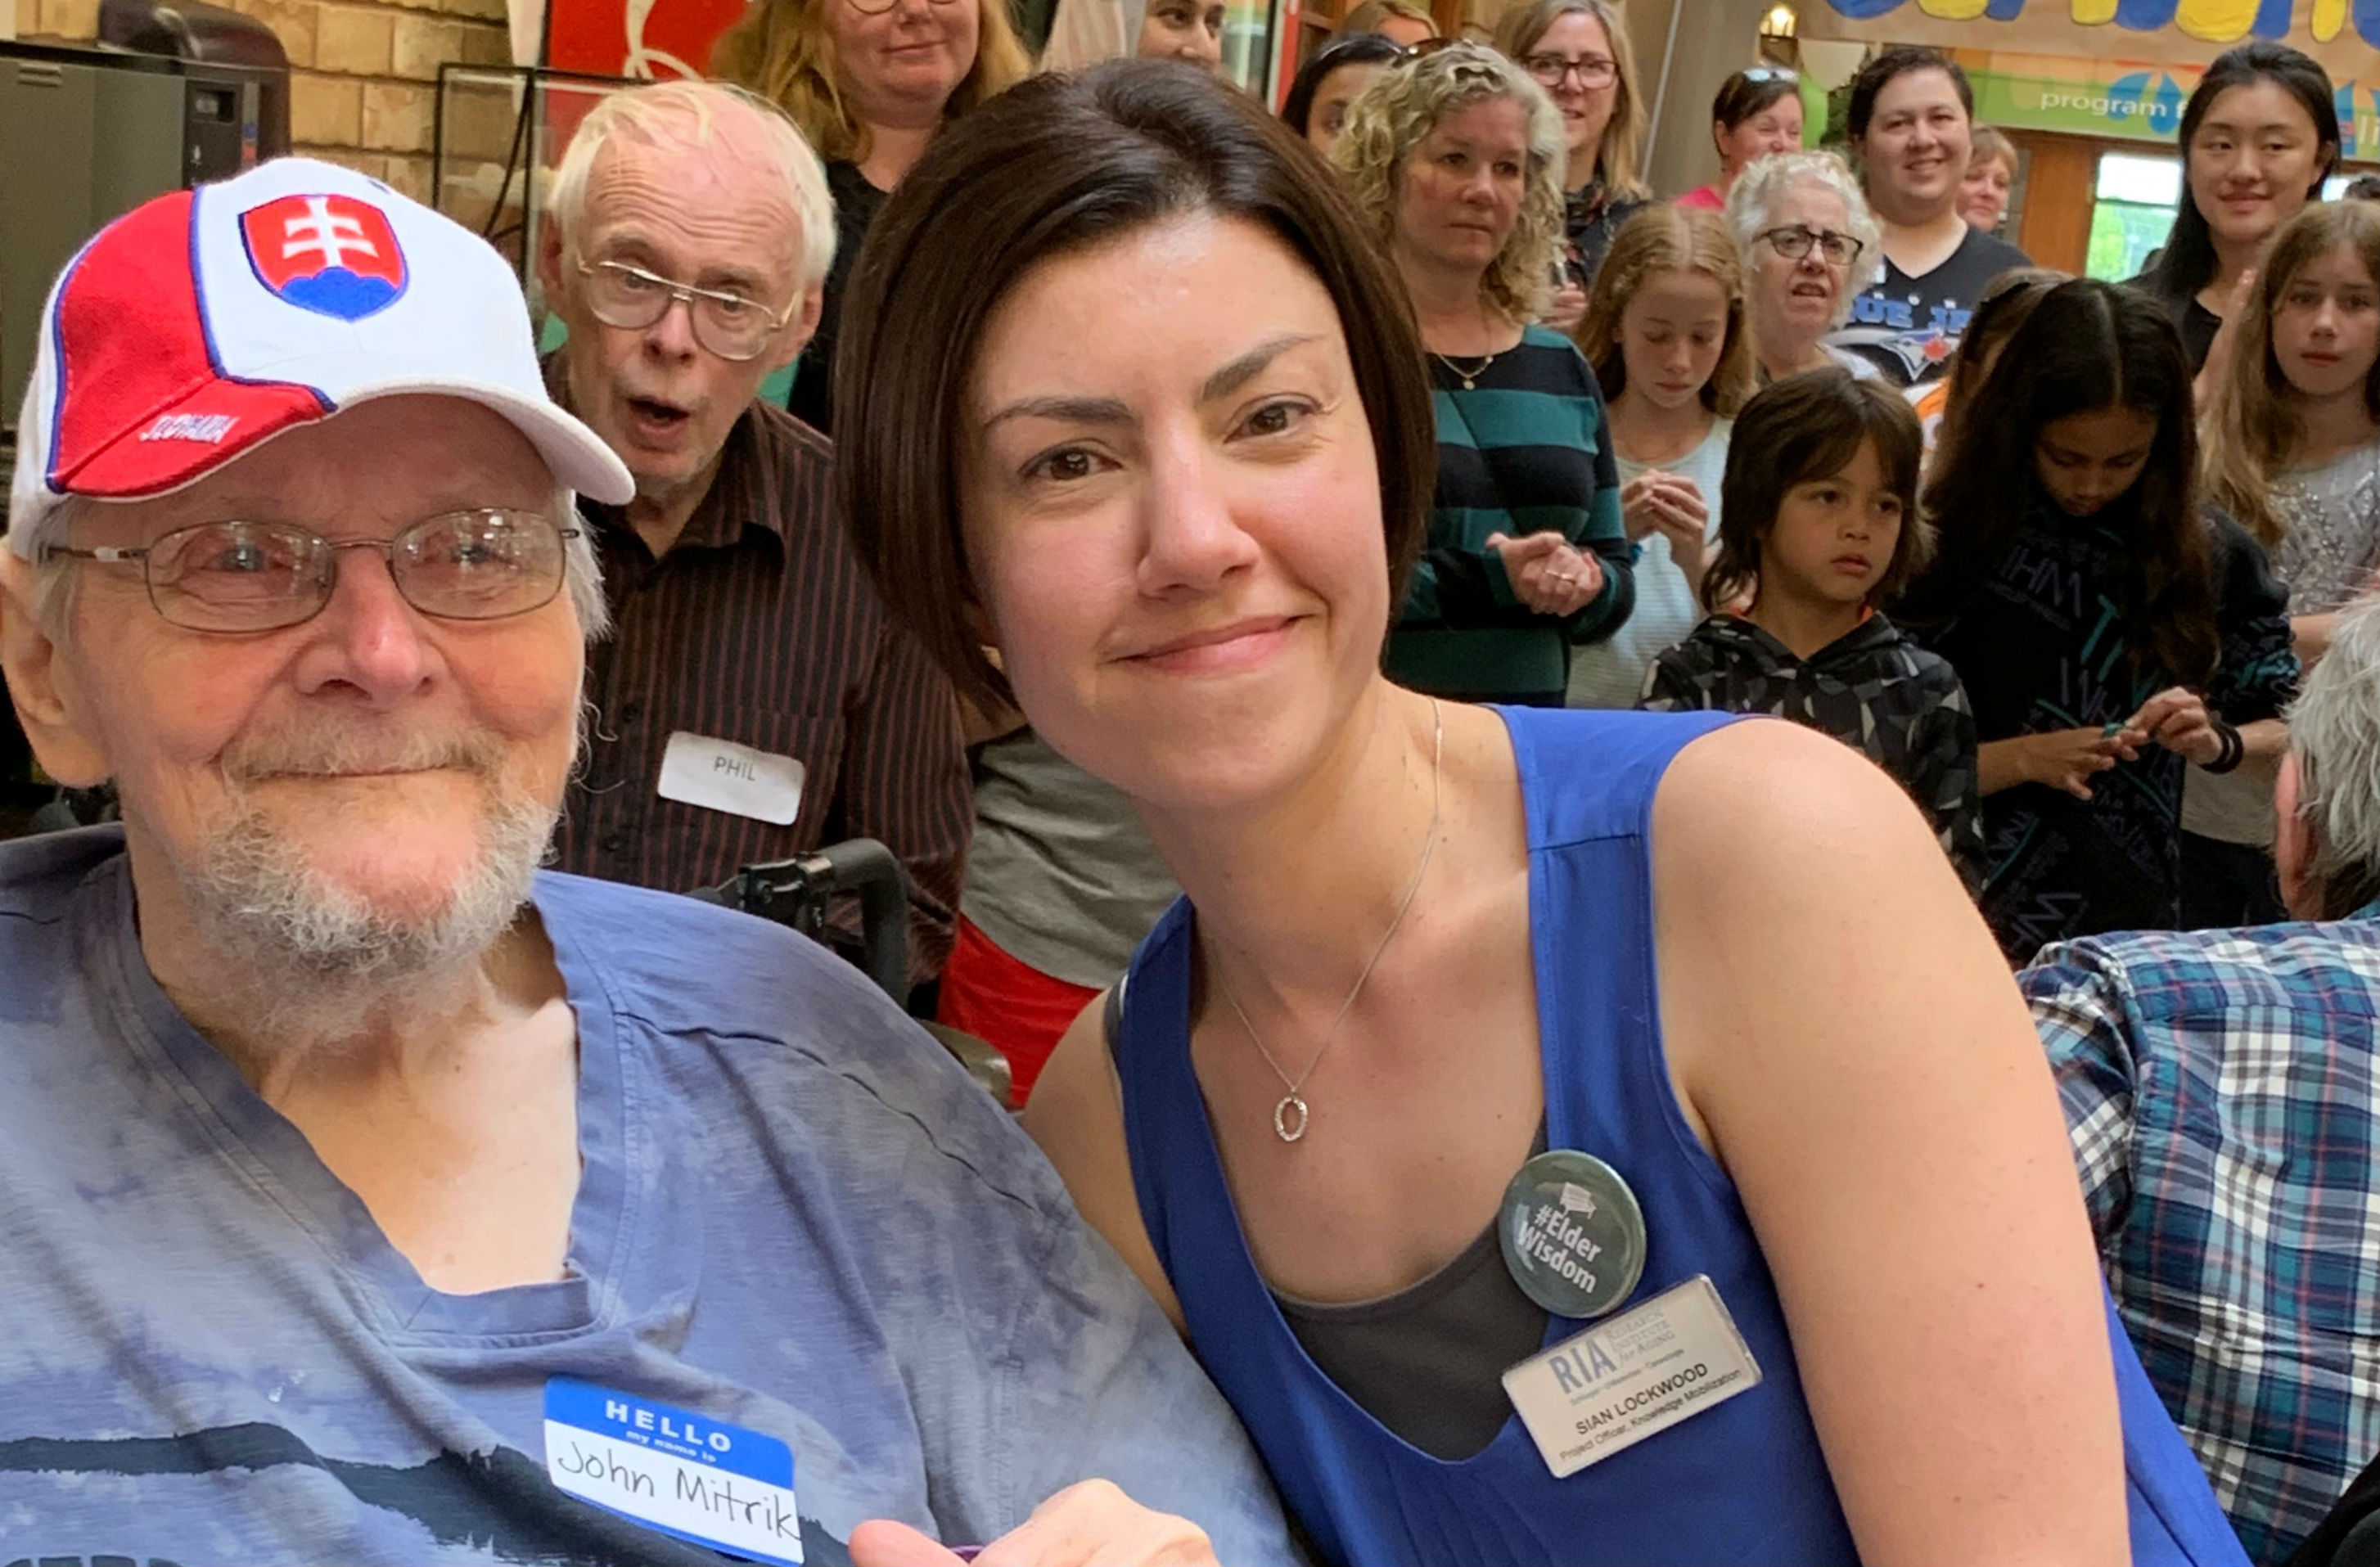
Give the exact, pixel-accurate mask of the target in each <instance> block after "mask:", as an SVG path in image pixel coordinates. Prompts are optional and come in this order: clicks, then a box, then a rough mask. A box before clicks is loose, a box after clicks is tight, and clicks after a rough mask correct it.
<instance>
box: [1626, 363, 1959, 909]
mask: <svg viewBox="0 0 2380 1567" xmlns="http://www.w3.org/2000/svg"><path fill="white" fill-rule="evenodd" d="M1924 449H1925V446H1924V438H1923V436H1922V434H1921V433H1920V431H1919V429H1918V423H1917V418H1916V416H1915V415H1914V414H1913V413H1912V412H1911V411H1910V408H1909V406H1908V404H1907V403H1906V402H1904V401H1903V400H1902V399H1901V398H1900V397H1899V396H1897V395H1894V394H1893V393H1892V392H1891V391H1890V390H1889V389H1888V388H1885V387H1883V386H1880V385H1878V384H1877V383H1873V382H1861V381H1857V380H1854V379H1853V378H1852V376H1851V375H1849V374H1847V373H1846V372H1844V371H1842V370H1814V371H1811V372H1809V373H1808V374H1805V375H1796V376H1791V377H1789V378H1788V379H1786V380H1783V381H1780V382H1778V383H1775V384H1774V385H1772V386H1769V387H1768V388H1767V390H1765V391H1763V392H1761V393H1760V394H1759V395H1757V396H1755V397H1754V398H1753V399H1752V401H1751V402H1749V403H1747V404H1745V405H1744V407H1743V412H1742V413H1741V414H1740V415H1738V416H1737V419H1736V425H1735V434H1734V440H1733V441H1732V443H1730V447H1729V451H1728V458H1727V478H1726V480H1725V482H1724V484H1723V486H1722V490H1721V504H1720V521H1719V543H1718V559H1717V560H1715V561H1714V562H1713V563H1712V564H1711V566H1710V569H1709V571H1708V572H1707V573H1706V575H1705V577H1704V578H1703V589H1702V593H1703V603H1704V605H1705V607H1706V608H1708V609H1710V610H1711V611H1712V612H1713V613H1711V614H1710V616H1709V617H1708V618H1707V619H1706V620H1705V621H1703V623H1702V624H1701V625H1699V626H1696V627H1694V631H1693V632H1692V633H1691V634H1690V635H1688V637H1687V638H1686V639H1685V640H1684V641H1683V642H1681V643H1680V644H1678V646H1676V647H1674V648H1671V649H1670V650H1668V651H1667V652H1664V653H1662V654H1660V655H1659V656H1658V658H1656V659H1655V660H1654V661H1653V667H1652V669H1651V671H1650V672H1649V673H1648V674H1646V676H1645V691H1644V695H1643V696H1642V697H1641V698H1639V700H1638V702H1637V706H1639V707H1642V708H1647V709H1651V710H1654V711H1663V712H1682V711H1691V710H1694V709H1698V708H1709V709H1716V710H1718V711H1727V712H1758V713H1768V714H1771V715H1773V716H1775V717H1779V718H1786V719H1791V720H1792V721H1793V722H1794V723H1803V724H1807V725H1808V726H1810V727H1811V728H1813V729H1820V730H1824V731H1825V732H1826V733H1828V734H1829V735H1833V736H1835V738H1837V739H1839V740H1840V741H1842V742H1844V743H1845V744H1846V745H1849V746H1851V747H1854V748H1856V749H1858V750H1860V751H1862V752H1864V753H1865V755H1866V756H1867V758H1868V759H1869V760H1871V761H1873V762H1875V763H1876V765H1877V766H1878V767H1881V768H1883V769H1884V770H1885V771H1887V772H1889V773H1891V774H1892V775H1893V777H1895V778H1896V779H1898V780H1900V784H1901V786H1902V787H1903V788H1905V789H1907V790H1908V791H1909V793H1910V795H1911V796H1913V798H1914V799H1915V800H1916V802H1917V805H1918V808H1920V809H1922V810H1924V811H1925V813H1926V815H1927V817H1928V818H1930V819H1931V820H1932V821H1933V823H1934V827H1935V831H1936V832H1937V833H1938V834H1939V835H1940V837H1941V841H1942V848H1943V850H1944V852H1945V853H1947V854H1948V855H1949V856H1950V860H1951V863H1952V864H1953V865H1955V866H1956V867H1957V868H1958V870H1959V873H1960V875H1961V878H1963V879H1964V880H1965V881H1966V882H1967V885H1968V887H1969V888H1970V889H1971V890H1972V889H1973V888H1975V887H1976V886H1978V885H1979V884H1980V881H1981V876H1982V871H1983V863H1984V838H1983V826H1982V820H1983V819H1982V796H1981V794H1980V792H1979V790H1978V786H1977V777H1976V771H1975V723H1974V719H1973V715H1972V714H1971V713H1970V711H1969V710H1968V707H1967V698H1966V693H1965V691H1964V690H1963V689H1962V688H1961V686H1960V684H1959V676H1958V675H1957V674H1956V673H1955V672H1953V671H1952V669H1951V668H1950V666H1949V664H1948V663H1947V662H1944V661H1943V660H1942V659H1941V658H1939V657H1938V656H1937V655H1936V654H1933V653H1930V652H1927V651H1925V650H1924V649H1922V648H1920V647H1918V646H1917V645H1916V644H1915V643H1914V642H1912V641H1910V640H1909V639H1908V638H1906V637H1904V636H1902V635H1901V633H1900V628H1899V627H1897V626H1894V625H1893V624H1892V622H1891V621H1889V620H1888V619H1886V618H1885V616H1884V615H1883V614H1882V613H1880V612H1878V611H1877V609H1876V603H1877V602H1878V601H1880V600H1882V599H1884V598H1886V597H1888V595H1890V594H1891V593H1892V592H1893V591H1894V590H1896V589H1898V588H1899V587H1900V585H1901V584H1902V583H1903V582H1905V581H1906V580H1907V579H1908V577H1909V575H1910V573H1911V571H1912V570H1913V568H1914V566H1915V565H1916V564H1917V561H1918V558H1919V556H1920V555H1921V553H1922V552H1923V549H1924V540H1923V536H1922V531H1923V529H1922V524H1920V523H1919V521H1918V520H1917V476H1918V468H1919V466H1920V464H1921V462H1922V461H1923V457H1924Z"/></svg>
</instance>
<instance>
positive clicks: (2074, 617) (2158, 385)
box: [1898, 279, 2297, 962]
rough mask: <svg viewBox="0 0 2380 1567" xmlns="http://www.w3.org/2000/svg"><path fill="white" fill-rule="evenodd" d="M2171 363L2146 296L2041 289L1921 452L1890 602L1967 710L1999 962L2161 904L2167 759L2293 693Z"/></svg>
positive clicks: (2118, 925)
mask: <svg viewBox="0 0 2380 1567" xmlns="http://www.w3.org/2000/svg"><path fill="white" fill-rule="evenodd" d="M2192 417H2193V416H2192V398H2191V387H2190V369H2189V366H2188V364H2187V363H2186V362H2185V361H2184V359H2183V358H2182V353H2181V343H2180V338H2179V337H2178V336H2177V335H2176V334H2175V333H2174V330H2173V326H2172V323H2171V322H2168V321H2167V320H2166V319H2165V315H2164V313H2163V311H2161V310H2159V309H2158V308H2157V306H2156V305H2155V302H2153V301H2151V300H2149V299H2146V298H2142V297H2141V296H2140V295H2138V294H2134V293H2131V292H2129V291H2127V290H2124V289H2121V288H2118V287H2115V286H2113V285H2108V284H2105V283H2098V282H2094V281H2090V280H2087V279H2085V280H2079V281H2076V282H2072V283H2066V284H2061V285H2058V287H2056V288H2054V289H2052V290H2050V291H2049V293H2048V294H2047V295H2046V297H2044V298H2043V299H2042V300H2041V302H2040V303H2039V304H2038V305H2036V306H2035V307H2034V311H2033V314H2032V315H2031V316H2030V317H2028V318H2027V319H2026V321H2025V322H2024V324H2023V325H2022V326H2021V327H2019V328H2018V329H2017V331H2016V334H2015V335H2014V336H2012V337H2011V338H2010V340H2009V344H2008V347H2007V349H2006V351H2004V352H2003V353H2002V354H2001V355H2000V358H1999V360H1998V363H1997V364H1995V365H1994V367H1993V369H1992V372H1991V374H1990V375H1989V376H1988V377H1987V378H1986V379H1985V382H1984V383H1983V386H1982V388H1981V389H1980V390H1979V391H1978V392H1977V393H1976V394H1975V395H1974V399H1973V403H1972V404H1971V405H1969V406H1966V407H1962V408H1961V412H1960V417H1959V419H1957V421H1956V422H1955V424H1954V425H1953V427H1952V428H1951V429H1950V430H1949V431H1948V439H1947V440H1946V442H1945V443H1944V444H1943V445H1942V447H1941V448H1940V450H1939V451H1938V452H1937V454H1936V460H1935V466H1934V468H1933V471H1932V475H1931V478H1930V480H1929V482H1928V483H1927V485H1926V488H1925V508H1926V511H1927V513H1928V515H1929V516H1930V519H1931V520H1932V522H1933V524H1934V527H1935V528H1936V529H1937V534H1938V553H1937V556H1936V558H1935V561H1934V564H1933V565H1932V566H1931V567H1930V568H1929V569H1928V570H1927V571H1926V573H1925V575H1924V576H1923V577H1920V578H1919V580H1918V581H1917V583H1916V584H1915V585H1914V586H1913V588H1912V589H1911V591H1910V593H1909V595H1908V597H1907V598H1906V600H1905V601H1903V604H1902V606H1901V608H1900V612H1899V616H1898V618H1899V619H1900V621H1901V622H1902V624H1904V625H1907V626H1911V627H1912V628H1913V630H1915V631H1916V632H1917V633H1918V634H1919V635H1920V636H1921V637H1923V638H1925V639H1926V640H1927V641H1928V642H1930V643H1931V645H1932V646H1933V647H1934V648H1935V650H1937V651H1938V652H1940V653H1941V654H1942V655H1943V656H1944V657H1945V658H1948V659H1949V661H1950V663H1951V667H1953V668H1954V669H1956V670H1957V671H1958V672H1959V677H1960V679H1961V682H1963V683H1964V684H1965V686H1966V688H1967V695H1968V698H1970V700H1971V701H1972V703H1973V707H1974V712H1975V733H1976V738H1977V739H1978V740H1979V741H1980V742H1981V744H1980V746H1979V747H1978V752H1977V759H1978V763H1979V768H1980V771H1981V772H1982V775H1983V792H1984V825H1985V837H1986V842H1987V854H1988V856H1989V860H1990V864H1989V869H1988V872H1987V876H1986V880H1985V887H1984V894H1983V899H1982V903H1983V910H1984V917H1985V920H1986V921H1988V922H1989V923H1990V925H1991V927H1992V929H1993V931H1994V933H1995V934H1996V935H1998V937H1999V940H2000V945H2001V947H2002V949H2003V950H2004V951H2006V952H2007V954H2008V955H2009V956H2010V959H2011V960H2014V961H2019V962H2022V960H2024V959H2025V958H2028V957H2030V956H2031V955H2032V954H2033V953H2034V950H2035V949H2036V948H2038V947H2040V946H2041V945H2042V944H2043V943H2045V942H2047V941H2058V940H2061V939H2063V938H2066V937H2070V936H2085V935H2090V934H2093V933H2095V932H2097V931H2102V930H2121V929H2143V928H2145V929H2172V928H2174V927H2175V926H2176V925H2177V924H2179V922H2180V867H2179V856H2180V810H2181V789H2182V780H2183V773H2184V771H2185V769H2186V768H2188V767H2190V766H2192V765H2196V766H2198V767H2202V768H2204V769H2206V770H2207V771H2217V772H2220V771H2229V770H2230V769H2231V768H2234V767H2236V766H2238V765H2239V763H2240V757H2241V755H2242V754H2243V748H2242V745H2241V742H2240V734H2239V730H2238V728H2237V727H2236V726H2237V725H2240V724H2242V723H2253V722H2254V721H2256V720H2259V719H2265V718H2270V717H2272V716H2274V715H2275V714H2276V713H2277V712H2278V711H2280V709H2281V706H2282V704H2283V703H2284V702H2286V701H2287V700H2288V699H2289V697H2290V695H2291V694H2293V692H2294V691H2295V689H2296V685H2297V658H2296V655H2295V654H2294V653H2292V652H2291V651H2290V650H2289V620H2288V617H2287V614H2286V613H2285V608H2286V606H2285V601H2284V600H2283V598H2282V595H2281V592H2280V589H2278V588H2277V587H2276V586H2275V585H2274V583H2273V581H2272V578H2271V577H2270V576H2269V575H2268V574H2267V573H2266V571H2265V561H2264V553H2263V552H2262V551H2261V550H2259V549H2258V548H2257V547H2256V543H2255V541H2253V540H2252V539H2250V538H2249V537H2248V536H2247V535H2246V534H2245V533H2243V532H2241V531H2240V528H2239V527H2238V526H2237V525H2236V524H2234V523H2232V522H2231V521H2230V520H2229V519H2228V518H2226V517H2223V516H2219V515H2216V514H2215V513H2212V512H2210V511H2206V510H2203V509H2202V508H2201V507H2200V505H2199V504H2198V496H2197V486H2196V480H2195V474H2196V470H2197V461H2198V450H2197V445H2198V443H2197V436H2196V433H2195V431H2194V430H2193V427H2192Z"/></svg>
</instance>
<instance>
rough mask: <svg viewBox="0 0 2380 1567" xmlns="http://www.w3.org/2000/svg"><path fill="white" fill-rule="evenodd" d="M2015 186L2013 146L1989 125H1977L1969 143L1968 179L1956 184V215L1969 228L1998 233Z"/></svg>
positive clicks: (2011, 142) (2014, 150)
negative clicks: (2011, 189)
mask: <svg viewBox="0 0 2380 1567" xmlns="http://www.w3.org/2000/svg"><path fill="white" fill-rule="evenodd" d="M2015 184H2016V143H2015V142H2013V141H2010V140H2009V139H2008V138H2007V137H2006V136H2004V135H2002V134H2001V133H2000V132H1998V131H1997V130H1994V129H1993V128H1991V127H1990V126H1987V125H1979V126H1977V127H1976V128H1975V132H1974V135H1973V138H1972V139H1971V140H1969V143H1968V151H1967V177H1966V178H1964V179H1962V180H1961V181H1960V182H1959V215H1960V216H1961V217H1962V218H1964V219H1966V220H1967V225H1968V226H1969V227H1971V228H1976V229H1980V230H1982V231H1983V232H1984V233H1985V234H1998V232H1999V231H2000V224H2001V222H2002V221H2003V220H2005V219H2006V218H2007V217H2008V208H2009V190H2010V188H2011V187H2013V186H2014V185H2015Z"/></svg>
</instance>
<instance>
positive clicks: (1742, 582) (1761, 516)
mask: <svg viewBox="0 0 2380 1567" xmlns="http://www.w3.org/2000/svg"><path fill="white" fill-rule="evenodd" d="M1864 442H1874V443H1876V463H1877V465H1878V466H1879V467H1881V468H1883V469H1884V480H1885V482H1886V483H1887V484H1888V485H1889V486H1891V488H1892V492H1893V493H1894V494H1895V495H1898V496H1900V537H1899V538H1897V539H1895V540H1894V541H1893V543H1892V559H1891V560H1890V561H1889V562H1888V563H1887V564H1886V565H1885V568H1884V575H1883V576H1882V577H1877V578H1876V582H1875V584H1874V585H1873V586H1871V587H1870V588H1869V589H1868V590H1867V601H1868V602H1869V603H1871V604H1877V603H1882V602H1884V601H1887V600H1888V599H1890V598H1891V597H1892V596H1893V595H1894V594H1896V593H1898V592H1899V591H1900V587H1901V584H1903V583H1904V582H1907V581H1908V580H1909V578H1910V577H1911V575H1912V574H1913V573H1914V572H1915V571H1916V570H1917V569H1918V568H1919V567H1920V566H1922V565H1925V555H1926V539H1927V533H1926V530H1925V524H1924V523H1923V522H1921V521H1920V520H1919V518H1918V516H1917V475H1918V469H1919V468H1921V467H1923V466H1924V464H1925V431H1924V430H1923V429H1922V428H1920V427H1919V425H1918V422H1917V413H1916V410H1914V409H1913V408H1912V407H1910V406H1909V404H1908V402H1907V401H1906V400H1905V399H1903V398H1902V397H1901V395H1900V393H1898V392H1895V391H1893V390H1892V389H1891V388H1889V387H1888V386H1886V385H1885V383H1882V382H1880V381H1861V380H1859V379H1857V378H1856V377H1854V376H1853V375H1852V372H1851V371H1849V370H1840V369H1829V370H1809V371H1807V372H1805V373H1803V374H1801V375H1789V376H1787V377H1786V378H1785V379H1784V380H1782V381H1779V382H1774V383H1770V384H1769V385H1767V386H1766V387H1764V388H1762V389H1761V390H1760V391H1759V392H1758V393H1756V394H1755V395H1754V396H1753V399H1752V401H1750V402H1748V403H1746V404H1744V405H1743V412H1742V413H1740V414H1737V415H1736V416H1735V430H1734V431H1733V433H1731V434H1730V435H1729V436H1728V438H1727V477H1726V478H1725V479H1724V480H1721V481H1720V483H1719V517H1718V559H1716V560H1714V561H1712V562H1711V565H1710V570H1709V571H1707V572H1706V573H1705V574H1704V576H1703V607H1704V608H1705V609H1707V610H1711V611H1714V612H1716V611H1717V610H1718V608H1719V606H1721V605H1722V604H1726V603H1729V602H1731V601H1733V600H1734V599H1735V598H1736V597H1737V596H1738V595H1740V594H1742V593H1743V592H1745V591H1747V590H1749V589H1755V588H1756V587H1758V585H1759V582H1760V546H1761V544H1762V542H1763V541H1766V540H1767V537H1768V530H1769V529H1770V528H1774V527H1775V526H1776V525H1777V514H1778V512H1779V510H1780V509H1782V508H1783V506H1784V504H1785V497H1786V495H1787V494H1788V493H1789V492H1791V490H1792V488H1793V486H1795V485H1796V484H1807V483H1808V482H1809V481H1810V480H1814V479H1825V478H1828V477H1829V476H1831V475H1834V474H1838V473H1840V472H1842V470H1843V469H1844V468H1849V467H1850V466H1851V462H1852V458H1853V457H1856V456H1859V449H1860V446H1861V444H1862V443H1864Z"/></svg>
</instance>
